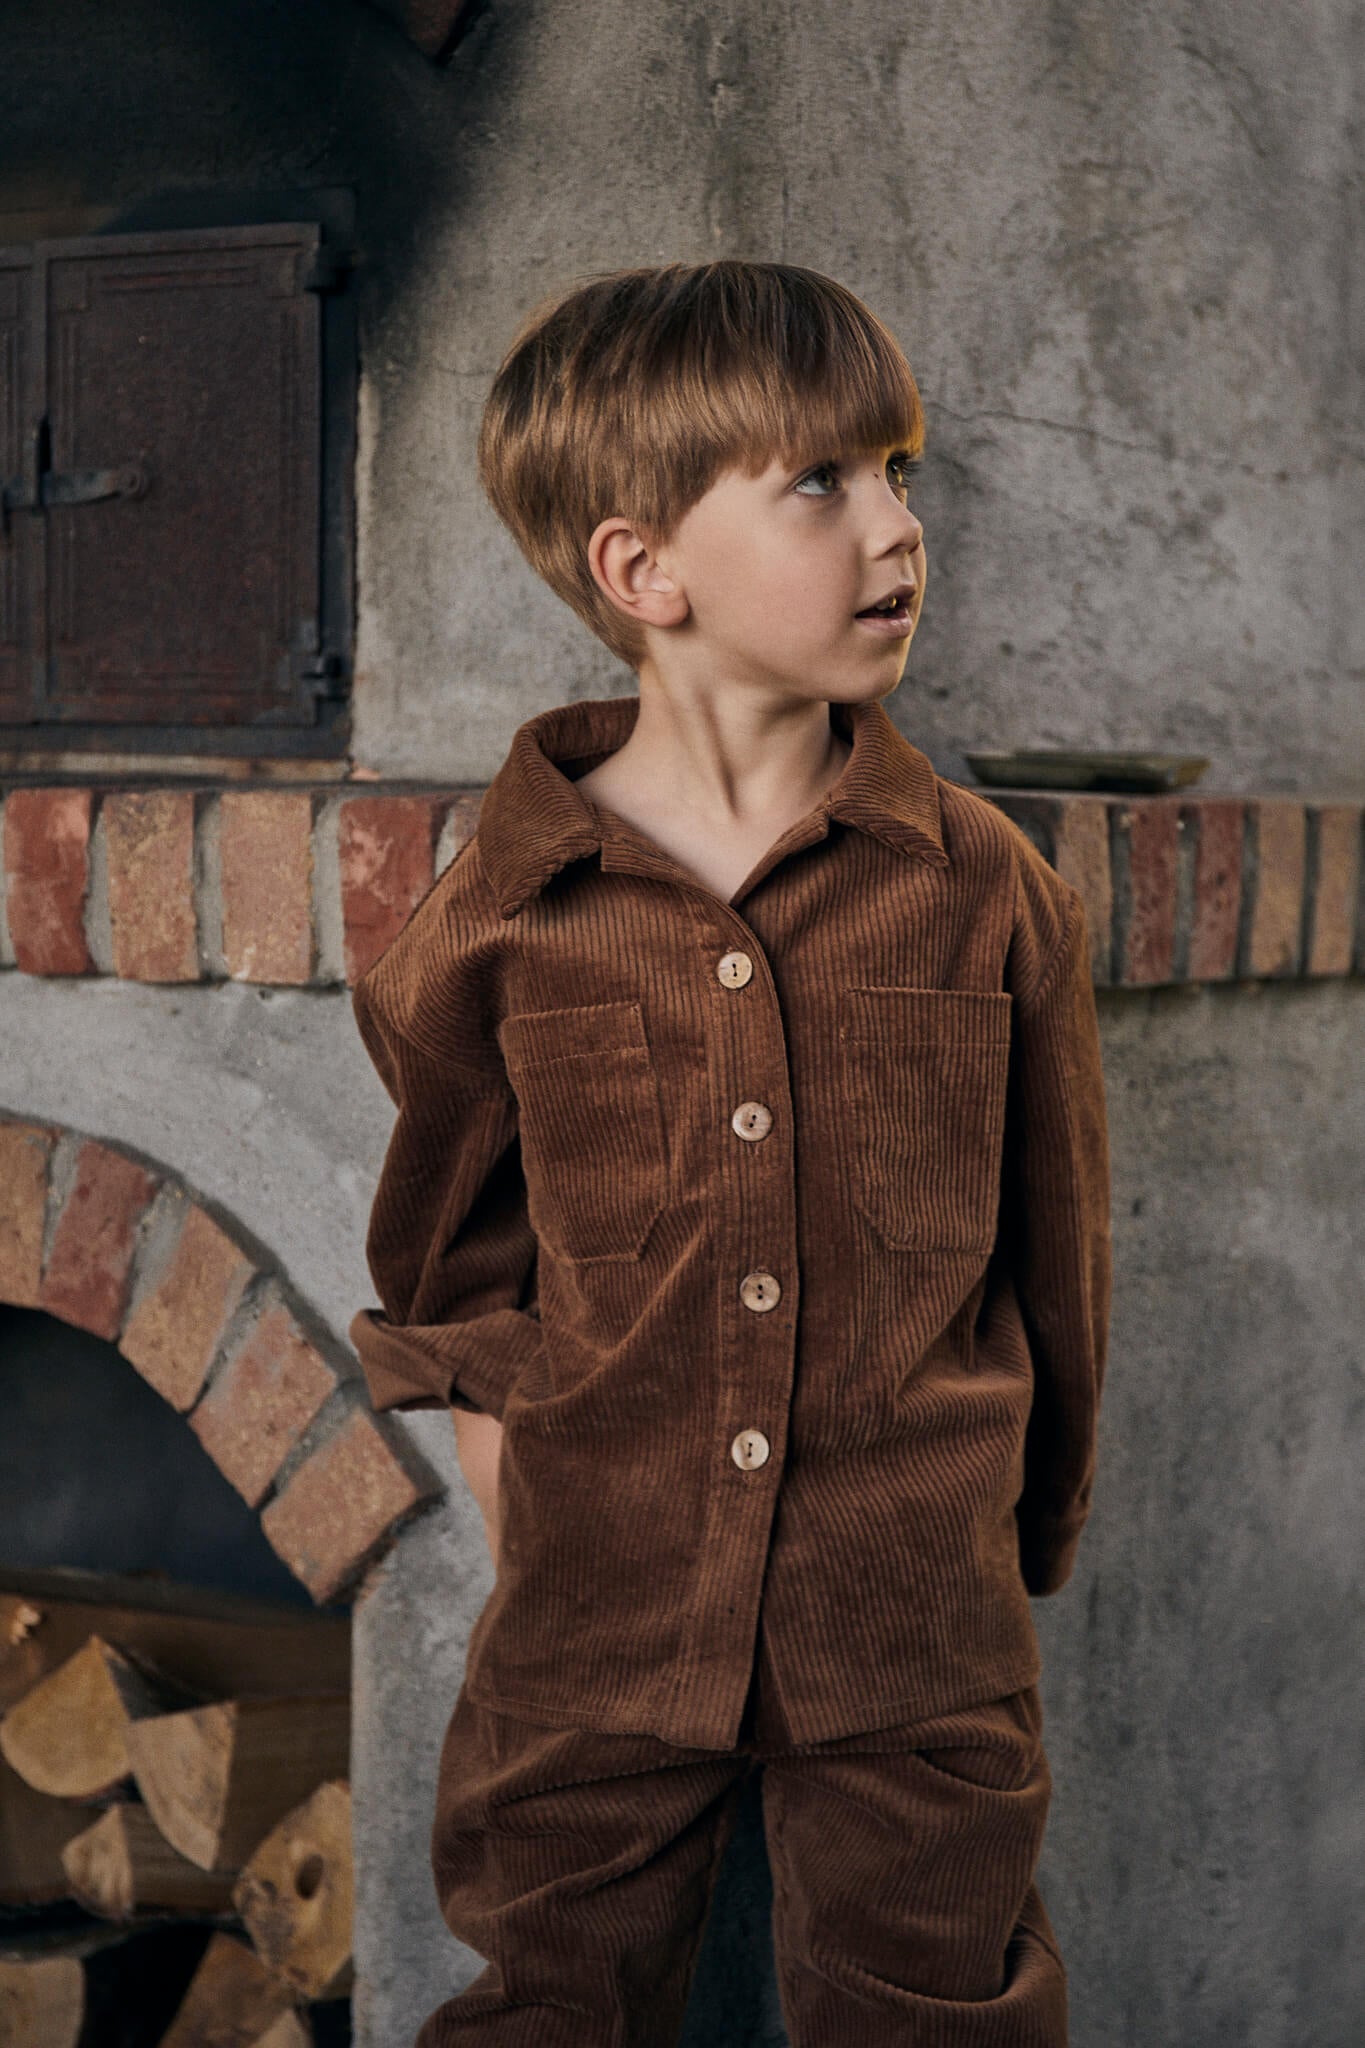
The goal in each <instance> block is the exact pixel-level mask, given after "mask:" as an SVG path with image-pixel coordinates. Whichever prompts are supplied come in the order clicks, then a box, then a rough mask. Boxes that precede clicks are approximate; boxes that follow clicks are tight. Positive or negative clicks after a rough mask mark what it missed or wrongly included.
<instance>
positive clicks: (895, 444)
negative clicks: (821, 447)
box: [783, 439, 924, 476]
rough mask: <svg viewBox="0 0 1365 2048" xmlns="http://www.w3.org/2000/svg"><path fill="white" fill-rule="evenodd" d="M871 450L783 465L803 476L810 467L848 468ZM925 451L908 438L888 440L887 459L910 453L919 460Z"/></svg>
mask: <svg viewBox="0 0 1365 2048" xmlns="http://www.w3.org/2000/svg"><path fill="white" fill-rule="evenodd" d="M871 452H872V451H871V450H865V449H859V450H857V451H856V452H855V453H854V454H851V455H812V456H811V457H810V458H809V459H803V460H802V461H800V462H792V463H787V462H785V461H784V462H783V466H784V468H785V469H786V470H787V472H788V473H789V474H790V475H791V476H803V475H804V474H805V472H806V471H807V470H808V469H816V468H819V467H826V468H829V469H843V468H846V467H847V465H848V464H849V463H850V462H852V461H855V460H856V459H857V456H858V455H861V454H870V453H871ZM923 453H924V451H923V449H922V448H919V449H917V448H915V447H914V445H913V443H912V442H911V441H910V440H908V439H905V440H900V441H888V442H887V443H886V459H887V461H888V462H889V461H890V460H891V457H892V456H893V455H908V456H909V457H910V458H911V460H912V461H919V460H920V458H921V457H922V455H923Z"/></svg>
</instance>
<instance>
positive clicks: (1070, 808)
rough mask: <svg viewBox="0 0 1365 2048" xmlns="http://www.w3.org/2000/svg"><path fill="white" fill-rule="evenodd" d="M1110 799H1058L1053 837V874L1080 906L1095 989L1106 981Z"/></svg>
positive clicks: (1110, 917)
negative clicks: (1075, 894) (1074, 892)
mask: <svg viewBox="0 0 1365 2048" xmlns="http://www.w3.org/2000/svg"><path fill="white" fill-rule="evenodd" d="M1112 808H1113V804H1112V800H1111V799H1110V798H1109V797H1105V796H1091V795H1083V794H1081V793H1080V792H1076V793H1074V794H1069V795H1067V796H1064V797H1062V798H1061V799H1060V801H1059V803H1058V806H1057V812H1058V815H1057V823H1056V828H1055V833H1054V842H1053V843H1054V849H1055V853H1054V858H1055V863H1056V868H1057V872H1058V874H1059V875H1060V876H1061V877H1062V880H1063V881H1064V882H1070V884H1071V886H1072V888H1073V889H1075V890H1077V891H1078V892H1079V893H1080V896H1081V898H1082V900H1083V901H1084V903H1085V921H1086V927H1087V929H1088V931H1089V933H1090V971H1091V976H1092V978H1093V979H1094V980H1095V981H1096V982H1097V983H1099V984H1100V985H1104V984H1106V983H1107V982H1108V981H1109V979H1110V955H1111V951H1112V941H1113V927H1114V884H1113V877H1112V874H1111V872H1110V865H1109V813H1110V811H1111V809H1112Z"/></svg>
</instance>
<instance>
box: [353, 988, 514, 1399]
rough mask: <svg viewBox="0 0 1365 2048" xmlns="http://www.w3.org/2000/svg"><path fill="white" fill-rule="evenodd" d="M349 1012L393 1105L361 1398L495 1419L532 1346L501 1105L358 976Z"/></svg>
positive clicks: (480, 1078)
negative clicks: (375, 1304) (414, 1036)
mask: <svg viewBox="0 0 1365 2048" xmlns="http://www.w3.org/2000/svg"><path fill="white" fill-rule="evenodd" d="M352 1003H353V1006H354V1014H355V1019H356V1024H357V1028H358V1029H359V1032H360V1036H361V1039H362V1040H363V1042H364V1045H365V1048H366V1051H367V1052H368V1053H369V1055H370V1058H371V1060H372V1061H373V1062H374V1065H375V1067H376V1069H377V1070H378V1073H379V1077H380V1079H381V1080H382V1081H383V1083H384V1086H385V1088H386V1089H387V1091H388V1093H389V1095H390V1097H391V1098H392V1100H393V1101H394V1102H395V1104H396V1105H397V1108H398V1119H397V1122H396V1123H395V1125H394V1128H393V1133H392V1136H391V1137H390V1140H389V1145H388V1150H387V1153H386V1154H385V1158H384V1163H383V1166H382V1168H381V1171H380V1176H379V1184H378V1187H377V1189H376V1192H375V1197H374V1204H373V1207H372V1209H371V1212H370V1221H369V1229H368V1233H367V1236H366V1241H365V1254H366V1260H367V1263H368V1266H369V1270H370V1277H371V1279H372V1280H373V1282H374V1286H375V1289H376V1291H377V1292H378V1295H379V1299H380V1302H381V1303H382V1310H377V1309H362V1310H360V1311H359V1313H358V1314H357V1315H355V1316H354V1317H353V1318H352V1321H351V1325H350V1336H351V1341H352V1343H353V1344H354V1345H355V1347H356V1350H357V1352H358V1353H359V1355H360V1362H361V1365H362V1367H363V1369H364V1372H365V1377H366V1380H367V1382H368V1385H369V1390H370V1397H371V1400H372V1403H373V1405H374V1407H375V1408H376V1409H381V1410H382V1409H404V1410H406V1409H413V1408H442V1407H456V1408H465V1409H476V1410H482V1411H483V1412H485V1413H487V1414H490V1415H494V1416H497V1417H499V1418H501V1415H502V1411H503V1407H504V1405H505V1403H506V1400H507V1396H508V1393H509V1391H510V1389H511V1387H512V1385H513V1383H514V1381H515V1380H516V1379H517V1378H518V1376H519V1375H520V1374H521V1373H522V1372H523V1371H524V1370H525V1369H526V1368H527V1367H528V1366H530V1365H532V1364H533V1363H536V1362H538V1360H539V1357H540V1354H541V1351H542V1345H543V1336H542V1331H541V1326H540V1321H539V1317H538V1315H536V1314H534V1313H532V1310H531V1308H530V1307H529V1306H528V1305H526V1303H527V1296H528V1293H529V1294H530V1295H534V1280H535V1266H536V1239H535V1234H534V1232H533V1231H532V1229H531V1226H530V1223H529V1221H528V1218H527V1213H526V1187H525V1182H524V1179H523V1177H522V1173H521V1155H520V1146H519V1143H518V1128H517V1115H516V1100H515V1097H514V1096H513V1094H512V1090H511V1088H510V1085H509V1086H505V1087H503V1086H499V1085H498V1083H497V1081H496V1079H494V1078H493V1077H492V1076H490V1075H488V1074H486V1073H476V1072H474V1071H472V1070H467V1069H465V1068H463V1067H461V1066H459V1065H456V1064H453V1063H451V1062H448V1061H446V1060H444V1059H439V1058H437V1057H435V1056H434V1055H433V1054H432V1053H431V1052H430V1051H426V1050H423V1049H422V1048H420V1047H419V1046H418V1045H416V1044H415V1043H414V1042H413V1041H412V1040H411V1038H410V1037H409V1036H408V1035H407V1034H406V1033H405V1032H403V1031H402V1030H401V1029H400V1028H399V1026H398V1025H397V1024H396V1023H395V1022H394V1021H393V1020H392V1019H391V1018H390V1017H388V1016H387V1015H386V1014H385V1012H384V1010H383V1008H382V1007H381V1004H380V1001H379V998H378V996H377V995H376V992H375V990H374V988H373V986H371V985H370V984H367V983H366V982H365V981H364V980H362V981H360V982H358V983H357V984H356V986H355V988H354V989H353V990H352Z"/></svg>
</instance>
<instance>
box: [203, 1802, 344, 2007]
mask: <svg viewBox="0 0 1365 2048" xmlns="http://www.w3.org/2000/svg"><path fill="white" fill-rule="evenodd" d="M354 1892H355V1885H354V1872H353V1868H352V1860H351V1788H350V1786H349V1785H348V1784H347V1782H346V1780H345V1779H332V1780H330V1781H329V1782H328V1783H327V1784H325V1785H319V1787H318V1789H317V1791H316V1792H315V1793H314V1794H313V1796H312V1798H311V1799H307V1800H305V1801H304V1803H303V1805H302V1806H298V1807H296V1808H295V1809H294V1811H293V1812H292V1813H289V1814H286V1815H285V1817H284V1819H283V1820H282V1821H281V1822H280V1824H279V1826H278V1827H276V1828H275V1829H273V1830H272V1832H271V1833H270V1834H268V1835H267V1836H266V1838H265V1840H264V1841H263V1842H262V1843H261V1845H260V1847H259V1848H258V1849H257V1851H256V1853H255V1855H254V1856H253V1857H252V1858H251V1861H250V1862H249V1863H248V1864H247V1865H246V1866H245V1868H244V1869H243V1871H242V1874H241V1876H240V1877H239V1878H238V1880H237V1883H236V1886H235V1887H234V1890H233V1894H232V1900H233V1904H234V1905H235V1907H236V1908H237V1911H238V1912H239V1913H240V1914H241V1916H242V1920H243V1923H244V1924H245V1926H246V1930H247V1933H248V1934H249V1935H250V1936H251V1939H252V1943H253V1945H254V1946H255V1949H256V1953H257V1954H258V1955H259V1956H260V1958H261V1960H262V1961H263V1962H264V1963H266V1964H267V1965H268V1966H269V1967H270V1969H272V1970H274V1971H275V1972H277V1973H278V1975H279V1976H280V1977H281V1978H282V1979H283V1981H284V1982H285V1983H286V1984H290V1985H292V1986H293V1988H294V1990H295V1991H296V1992H297V1993H298V1994H299V1996H300V1997H301V1998H305V1999H327V1998H339V1997H342V1996H343V1995H344V1994H345V1993H346V1992H347V1991H349V1990H350V1989H351V1984H352V1979H353V1972H352V1966H351V1916H352V1907H353V1903H354Z"/></svg>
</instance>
